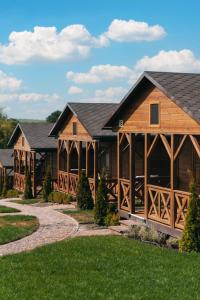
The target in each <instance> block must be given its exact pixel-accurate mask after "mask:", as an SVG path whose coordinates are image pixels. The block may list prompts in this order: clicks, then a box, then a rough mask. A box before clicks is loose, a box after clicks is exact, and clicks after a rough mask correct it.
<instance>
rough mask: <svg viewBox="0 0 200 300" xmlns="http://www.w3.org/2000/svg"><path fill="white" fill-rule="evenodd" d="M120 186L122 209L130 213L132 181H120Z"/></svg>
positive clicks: (122, 179)
mask: <svg viewBox="0 0 200 300" xmlns="http://www.w3.org/2000/svg"><path fill="white" fill-rule="evenodd" d="M119 184H120V191H121V192H120V194H121V195H120V198H121V203H120V209H122V210H125V211H130V201H131V200H130V180H129V179H125V178H120V179H119Z"/></svg>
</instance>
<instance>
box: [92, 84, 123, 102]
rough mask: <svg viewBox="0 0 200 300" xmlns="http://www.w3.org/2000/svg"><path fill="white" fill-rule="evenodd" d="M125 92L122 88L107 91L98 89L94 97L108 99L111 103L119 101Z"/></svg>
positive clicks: (112, 88) (110, 88) (111, 88)
mask: <svg viewBox="0 0 200 300" xmlns="http://www.w3.org/2000/svg"><path fill="white" fill-rule="evenodd" d="M126 92H127V90H126V89H124V88H123V87H109V88H107V89H99V90H96V91H95V97H97V98H101V99H102V100H103V99H109V100H111V101H119V100H121V97H122V96H123V95H125V93H126Z"/></svg>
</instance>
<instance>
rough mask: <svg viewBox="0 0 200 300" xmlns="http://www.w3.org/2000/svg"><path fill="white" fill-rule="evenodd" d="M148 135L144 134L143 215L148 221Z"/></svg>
mask: <svg viewBox="0 0 200 300" xmlns="http://www.w3.org/2000/svg"><path fill="white" fill-rule="evenodd" d="M148 139H149V136H148V133H145V134H144V214H145V218H146V219H148V205H149V204H148V191H147V183H148V177H149V174H148V157H147V152H148Z"/></svg>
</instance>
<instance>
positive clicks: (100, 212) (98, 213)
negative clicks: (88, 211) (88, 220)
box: [94, 174, 108, 225]
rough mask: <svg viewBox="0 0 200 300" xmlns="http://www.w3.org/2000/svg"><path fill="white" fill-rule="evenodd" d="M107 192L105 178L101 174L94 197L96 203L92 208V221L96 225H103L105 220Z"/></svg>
mask: <svg viewBox="0 0 200 300" xmlns="http://www.w3.org/2000/svg"><path fill="white" fill-rule="evenodd" d="M107 203H108V190H107V187H106V177H105V174H102V176H101V178H100V181H99V184H98V189H97V195H96V202H95V207H94V220H95V223H96V224H98V225H105V218H106V215H107Z"/></svg>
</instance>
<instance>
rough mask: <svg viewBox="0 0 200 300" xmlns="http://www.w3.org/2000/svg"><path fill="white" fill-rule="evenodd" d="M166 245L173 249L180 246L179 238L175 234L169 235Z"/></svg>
mask: <svg viewBox="0 0 200 300" xmlns="http://www.w3.org/2000/svg"><path fill="white" fill-rule="evenodd" d="M166 245H167V247H169V248H172V249H178V246H179V240H178V239H177V238H175V237H173V236H171V237H169V238H168V239H167V241H166Z"/></svg>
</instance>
